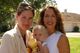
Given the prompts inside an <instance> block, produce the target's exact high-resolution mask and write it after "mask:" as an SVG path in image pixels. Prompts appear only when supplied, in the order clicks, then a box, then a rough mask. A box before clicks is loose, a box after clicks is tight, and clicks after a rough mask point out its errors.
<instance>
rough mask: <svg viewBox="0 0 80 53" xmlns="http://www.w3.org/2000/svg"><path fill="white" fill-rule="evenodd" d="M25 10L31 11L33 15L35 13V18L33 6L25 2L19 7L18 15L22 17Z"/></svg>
mask: <svg viewBox="0 0 80 53" xmlns="http://www.w3.org/2000/svg"><path fill="white" fill-rule="evenodd" d="M25 10H31V11H32V13H33V16H34V9H33V8H32V6H31V5H29V4H27V3H25V2H21V3H20V4H19V5H18V8H17V15H20V14H21V13H22V12H23V11H25Z"/></svg>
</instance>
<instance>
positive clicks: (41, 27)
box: [32, 25, 48, 35]
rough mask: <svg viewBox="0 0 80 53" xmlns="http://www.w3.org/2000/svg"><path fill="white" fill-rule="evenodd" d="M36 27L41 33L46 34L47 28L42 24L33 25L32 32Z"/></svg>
mask: <svg viewBox="0 0 80 53" xmlns="http://www.w3.org/2000/svg"><path fill="white" fill-rule="evenodd" d="M36 29H39V30H40V31H41V33H44V34H46V35H48V31H47V29H46V28H45V27H44V26H42V25H35V26H34V27H33V30H32V32H34V31H35V30H36Z"/></svg>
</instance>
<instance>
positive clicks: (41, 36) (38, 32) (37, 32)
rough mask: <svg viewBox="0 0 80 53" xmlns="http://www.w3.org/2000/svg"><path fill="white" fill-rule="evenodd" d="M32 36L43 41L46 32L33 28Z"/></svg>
mask: <svg viewBox="0 0 80 53" xmlns="http://www.w3.org/2000/svg"><path fill="white" fill-rule="evenodd" d="M33 37H34V38H35V39H37V40H38V41H41V42H43V41H45V39H46V38H47V36H46V34H44V33H43V32H42V31H41V30H39V29H35V30H34V32H33Z"/></svg>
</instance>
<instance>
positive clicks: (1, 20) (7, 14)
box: [0, 0, 22, 32]
mask: <svg viewBox="0 0 80 53" xmlns="http://www.w3.org/2000/svg"><path fill="white" fill-rule="evenodd" d="M21 1H22V0H8V1H7V0H0V32H5V31H7V30H9V29H10V28H11V27H9V26H10V24H11V23H12V22H11V21H12V17H11V16H12V15H13V13H14V12H15V11H16V9H17V6H18V4H19V3H20V2H21Z"/></svg>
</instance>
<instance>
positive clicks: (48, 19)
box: [43, 8, 56, 29]
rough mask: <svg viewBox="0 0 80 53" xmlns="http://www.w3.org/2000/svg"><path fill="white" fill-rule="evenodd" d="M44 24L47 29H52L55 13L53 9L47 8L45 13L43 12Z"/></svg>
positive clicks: (54, 22) (54, 23)
mask: <svg viewBox="0 0 80 53" xmlns="http://www.w3.org/2000/svg"><path fill="white" fill-rule="evenodd" d="M43 21H44V25H45V26H46V27H47V28H48V29H54V28H55V25H56V15H55V13H54V11H53V9H51V8H48V9H47V10H46V11H45V13H44V19H43Z"/></svg>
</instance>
